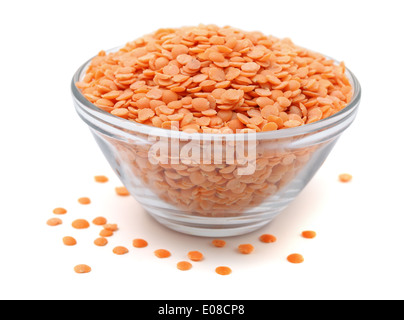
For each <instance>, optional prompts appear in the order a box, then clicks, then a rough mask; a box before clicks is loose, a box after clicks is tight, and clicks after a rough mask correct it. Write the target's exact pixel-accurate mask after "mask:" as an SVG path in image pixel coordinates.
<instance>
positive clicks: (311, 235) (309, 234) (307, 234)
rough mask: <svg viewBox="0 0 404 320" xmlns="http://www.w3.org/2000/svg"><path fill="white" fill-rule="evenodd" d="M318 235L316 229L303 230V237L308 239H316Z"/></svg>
mask: <svg viewBox="0 0 404 320" xmlns="http://www.w3.org/2000/svg"><path fill="white" fill-rule="evenodd" d="M316 236H317V233H316V232H315V231H311V230H306V231H303V232H302V237H303V238H306V239H314V238H315V237H316Z"/></svg>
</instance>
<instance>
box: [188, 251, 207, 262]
mask: <svg viewBox="0 0 404 320" xmlns="http://www.w3.org/2000/svg"><path fill="white" fill-rule="evenodd" d="M188 258H189V260H192V261H201V260H202V259H203V254H202V253H201V252H199V251H190V252H188Z"/></svg>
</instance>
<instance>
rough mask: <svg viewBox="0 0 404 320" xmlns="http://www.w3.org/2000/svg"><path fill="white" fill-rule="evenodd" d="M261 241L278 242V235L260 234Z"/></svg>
mask: <svg viewBox="0 0 404 320" xmlns="http://www.w3.org/2000/svg"><path fill="white" fill-rule="evenodd" d="M259 239H260V241H261V242H264V243H273V242H276V240H277V239H276V237H275V236H274V235H272V234H263V235H261V236H260V238H259Z"/></svg>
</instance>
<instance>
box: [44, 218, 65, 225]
mask: <svg viewBox="0 0 404 320" xmlns="http://www.w3.org/2000/svg"><path fill="white" fill-rule="evenodd" d="M62 223H63V222H62V220H61V219H59V218H51V219H49V220H48V221H47V222H46V224H47V225H48V226H51V227H56V226H58V225H60V224H62Z"/></svg>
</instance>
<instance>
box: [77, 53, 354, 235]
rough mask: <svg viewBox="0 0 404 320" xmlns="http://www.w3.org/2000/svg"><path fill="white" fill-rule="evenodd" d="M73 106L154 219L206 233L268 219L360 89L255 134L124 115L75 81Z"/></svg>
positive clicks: (323, 152)
mask: <svg viewBox="0 0 404 320" xmlns="http://www.w3.org/2000/svg"><path fill="white" fill-rule="evenodd" d="M90 61H91V60H89V61H88V62H86V63H85V64H84V65H83V66H81V67H80V68H79V69H78V70H77V72H76V73H75V75H74V77H73V79H72V83H71V90H72V94H73V101H74V105H75V108H76V110H77V113H78V114H79V116H80V117H81V119H82V120H83V121H84V122H85V123H86V124H87V125H88V126H89V128H90V130H91V132H92V134H93V135H94V137H95V140H96V141H97V143H98V145H99V147H100V148H101V150H102V151H103V153H104V155H105V157H106V159H107V160H108V162H109V163H110V165H111V167H112V169H113V170H114V171H115V173H116V174H117V175H118V177H119V178H120V179H121V181H122V183H123V184H124V185H125V186H126V188H127V189H128V190H129V192H130V193H131V195H132V196H133V197H134V198H135V199H136V200H137V201H138V202H139V203H140V204H141V205H142V206H143V208H144V209H145V210H146V211H147V212H148V213H149V214H150V215H151V216H153V217H154V218H155V219H156V220H157V221H158V222H160V223H161V224H163V225H165V226H167V227H168V228H171V229H174V230H176V231H179V232H182V233H187V234H192V235H197V236H207V237H225V236H234V235H240V234H245V233H248V232H251V231H254V230H256V229H258V228H260V227H262V226H264V225H265V224H267V223H269V222H270V221H271V220H272V219H274V218H275V217H276V216H277V215H278V214H279V213H281V212H282V210H284V209H285V208H286V207H287V206H288V204H289V203H290V202H291V201H292V200H294V199H295V198H296V197H297V196H298V194H299V193H300V192H301V191H302V190H303V188H304V187H305V186H306V185H307V183H308V182H309V181H310V180H311V178H312V177H313V176H314V174H315V173H316V172H317V170H318V169H319V168H320V166H321V165H322V164H323V162H324V160H325V159H326V158H327V156H328V154H329V153H330V151H331V150H332V148H333V147H334V145H335V143H336V142H337V140H338V138H339V136H340V135H341V134H342V133H343V132H344V131H345V129H347V128H348V126H349V125H350V124H351V123H352V121H353V120H354V118H355V116H356V113H357V109H358V106H359V102H360V96H361V89H360V84H359V82H358V80H357V79H356V77H355V76H354V75H353V74H352V73H351V72H350V71H349V70H347V71H346V73H347V77H348V79H349V80H350V82H351V84H352V87H353V96H352V100H351V102H350V104H349V105H348V106H346V107H345V108H344V109H343V110H341V111H340V112H338V113H336V114H334V115H332V116H330V117H328V118H326V119H323V120H320V121H317V122H314V123H311V124H306V125H303V126H300V127H296V128H288V129H281V130H277V131H268V132H259V133H256V134H250V133H239V134H205V133H192V134H191V133H185V132H180V131H175V130H167V129H160V128H155V127H151V126H147V125H143V124H139V123H135V122H132V121H128V120H125V119H122V118H119V117H116V116H113V115H111V114H110V113H108V112H105V111H103V110H101V109H99V108H98V107H96V106H95V105H93V104H92V103H90V102H89V101H88V100H87V99H86V98H85V97H84V96H83V95H82V94H81V92H80V90H78V89H77V88H76V86H75V83H76V82H77V81H80V80H81V79H82V78H83V77H84V75H85V71H86V69H87V66H88V64H89V63H90Z"/></svg>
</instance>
